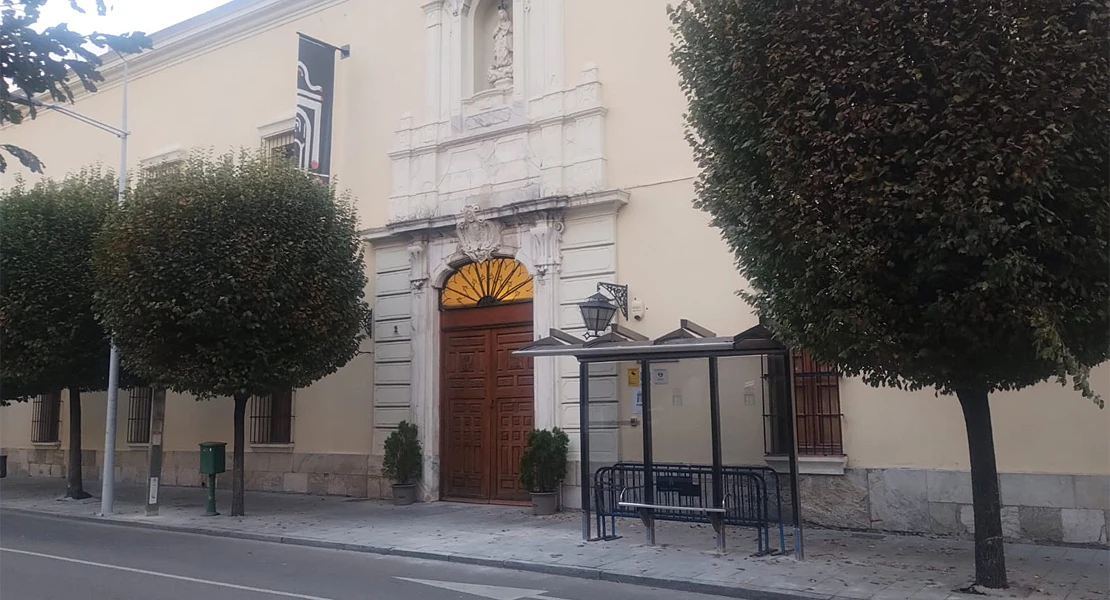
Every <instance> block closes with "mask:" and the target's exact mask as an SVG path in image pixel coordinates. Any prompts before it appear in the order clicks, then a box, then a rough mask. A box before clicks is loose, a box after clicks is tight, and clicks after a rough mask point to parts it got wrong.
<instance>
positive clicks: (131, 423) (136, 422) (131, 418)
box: [127, 387, 154, 444]
mask: <svg viewBox="0 0 1110 600" xmlns="http://www.w3.org/2000/svg"><path fill="white" fill-rule="evenodd" d="M127 395H128V401H127V443H128V444H149V443H150V405H151V403H152V402H153V400H154V389H153V388H150V387H138V388H131V389H130V390H128V391H127Z"/></svg>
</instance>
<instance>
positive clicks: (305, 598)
mask: <svg viewBox="0 0 1110 600" xmlns="http://www.w3.org/2000/svg"><path fill="white" fill-rule="evenodd" d="M0 552H11V553H13V554H23V555H26V556H37V557H39V558H49V559H51V560H60V561H63V562H69V563H75V564H78V565H88V566H90V567H100V568H102V569H115V570H117V571H126V572H128V573H139V574H140V575H151V576H153V577H165V578H166V579H176V580H178V581H191V582H193V583H203V584H205V585H212V586H216V587H222V588H229V589H233V590H243V591H244V592H257V593H259V594H269V595H271V596H282V597H284V598H300V599H301V600H332V599H331V598H323V597H321V596H309V595H307V594H294V593H292V592H282V591H279V590H267V589H264V588H256V587H250V586H249V585H236V584H234V583H223V582H220V581H211V580H209V579H198V578H196V577H185V576H184V575H171V574H169V573H159V572H158V571H148V570H146V569H136V568H134V567H121V566H119V565H108V564H104V563H98V562H93V561H91V560H80V559H77V558H67V557H65V556H54V555H52V554H42V553H41V552H29V551H27V550H13V549H11V548H0Z"/></svg>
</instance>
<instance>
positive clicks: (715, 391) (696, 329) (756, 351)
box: [513, 319, 805, 559]
mask: <svg viewBox="0 0 1110 600" xmlns="http://www.w3.org/2000/svg"><path fill="white" fill-rule="evenodd" d="M513 354H514V355H516V356H527V357H533V358H540V357H558V356H572V357H574V358H576V359H577V360H578V386H579V401H578V402H579V404H578V411H579V423H580V431H579V441H580V448H581V455H582V458H581V461H582V468H581V469H580V471H581V477H582V479H581V481H580V482H579V485H580V486H581V492H582V539H583V540H586V541H596V540H597V539H600V538H594V537H592V536H591V527H592V526H591V521H590V512H591V510H590V492H591V489H590V484H591V481H592V480H593V471H592V469H591V468H590V466H589V464H590V418H589V417H590V410H589V409H590V385H589V381H590V378H589V371H590V365H591V364H593V363H608V362H637V363H638V364H639V367H640V373H641V377H640V389H641V392H640V393H641V398H642V402H643V417H642V431H643V445H644V448H643V455H644V460H643V463H644V493H643V500H644V501H643V505H644V506H642V507H641V508H642V513H641V514H643V515H644V519H643V520H644V524H645V525H646V528H647V542H648V544H654V543H655V521H654V511H655V509H657V508H659V509H664V508H668V507H666V506H661V505H656V504H655V489H654V488H655V483H654V460H653V457H652V429H651V378H650V377H649V375H648V374H649V373H651V363H652V361H653V360H654V361H675V360H682V359H689V358H693V359H697V358H705V359H708V361H709V372H708V373H707V375H708V377H709V411H710V429H711V430H712V431H711V432H710V440H711V441H710V443H711V445H712V457H713V466H712V468H713V507H712V508H713V513H715V514H720V513H721V512H723V509H724V497H723V496H724V494H723V486H722V481H723V466H724V465H723V461H722V457H721V407H720V386H719V382H718V375H719V374H718V364H717V362H718V359H720V358H727V357H737V356H759V357H770V356H782V357H783V359H784V360H783V362H784V364H785V373H784V375H785V377H783V378H782V381H781V382H776V383H775V385H783V386H784V388H785V390H784V393H785V394H786V399H787V404H788V406H789V413H788V414H789V421H790V423H789V426H788V427H787V428H786V429H787V431H788V436H789V439H788V440H787V446H788V448H789V465H790V506H791V521H792V523H791V524H792V526H793V530H794V555H795V557H797V558H798V559H802V558H804V556H805V547H804V542H803V537H802V527H801V519H800V506H799V501H798V444H797V435H796V429H797V411H796V408H795V406H794V385H793V365H792V364H791V362H792V361H791V360H790V349H789V348H788V347H787V346H786V345H785V344H783V343H782V342H780V341H778V340H777V339H775V338H774V336H773V335H772V334H771V332H770V331H769V330H768V329H767V328H766V327H764V325H763V324H759V325H756V326H754V327H751V328H749V329H747V330H745V331H743V332H741V333H739V334H736V335H734V336H731V337H728V336H718V335H717V334H715V333H713V332H712V331H710V330H708V329H706V328H704V327H701V326H699V325H697V324H696V323H694V322H692V321H689V320H686V319H682V320H681V321H680V322H679V328H678V329H676V330H674V331H672V332H670V333H668V334H666V335H663V336H662V337H659V338H656V339H654V340H652V339H649V338H647V337H646V336H643V335H641V334H639V333H637V332H635V331H632V330H630V329H628V328H625V327H622V326H620V325H614V326H613V327H612V330H611V331H610V332H609V333H606V334H605V335H602V336H600V337H597V338H594V339H591V340H584V339H581V338H579V337H576V336H574V335H571V334H569V333H566V332H564V331H561V330H558V329H552V330H551V331H550V333H549V335H548V336H547V337H545V338H542V339H539V340H536V341H534V342H532V343H530V344H527V345H525V346H523V347H521V348H520V349H518V350H516V351H514V352H513ZM707 512H708V511H707ZM599 534H600V532H599ZM718 548H720V549H723V525H722V526H721V528H720V530H719V531H718Z"/></svg>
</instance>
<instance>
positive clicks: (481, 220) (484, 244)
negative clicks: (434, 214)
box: [456, 204, 501, 262]
mask: <svg viewBox="0 0 1110 600" xmlns="http://www.w3.org/2000/svg"><path fill="white" fill-rule="evenodd" d="M479 212H480V209H479V208H478V206H477V205H474V204H471V205H468V206H466V207H464V208H463V209H462V212H461V213H459V216H458V219H457V221H456V235H457V236H458V238H459V252H462V253H463V254H465V255H466V256H467V257H468V258H469V259H470V260H472V261H474V262H482V261H485V260H489V259H490V257H491V256H492V255H493V253H494V251H496V250H497V249H498V248H500V247H501V224H500V223H498V222H496V221H487V220H486V219H485V217H483V216H481V214H479Z"/></svg>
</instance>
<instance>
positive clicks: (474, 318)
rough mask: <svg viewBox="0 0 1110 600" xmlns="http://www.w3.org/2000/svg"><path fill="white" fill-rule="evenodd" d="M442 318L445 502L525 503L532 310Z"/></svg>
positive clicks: (500, 309)
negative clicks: (526, 353)
mask: <svg viewBox="0 0 1110 600" xmlns="http://www.w3.org/2000/svg"><path fill="white" fill-rule="evenodd" d="M441 315H442V319H441V322H442V326H443V330H442V340H441V346H440V347H441V348H442V357H441V361H440V369H441V372H442V384H441V386H440V390H441V393H440V397H441V399H442V400H441V402H442V404H441V407H440V412H441V415H442V421H443V423H442V426H443V429H442V432H441V437H440V439H441V440H442V443H441V444H440V474H441V475H440V476H441V478H442V480H441V482H440V485H441V487H440V489H441V490H442V496H443V498H444V499H445V500H463V501H471V502H506V503H515V502H524V501H527V500H528V494H527V492H526V491H525V490H523V489H522V488H521V487H520V455H521V454H522V453H523V452H524V446H525V439H526V437H527V435H528V432H529V431H531V430H532V428H533V426H534V418H533V414H534V409H533V398H532V389H533V387H532V359H531V358H523V357H518V356H513V355H512V352H513V351H514V350H516V349H518V348H520V347H521V346H523V345H525V344H527V343H528V342H530V341H532V304H531V303H520V304H508V305H502V306H492V307H484V308H468V309H462V310H449V311H444V312H443V313H441Z"/></svg>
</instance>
